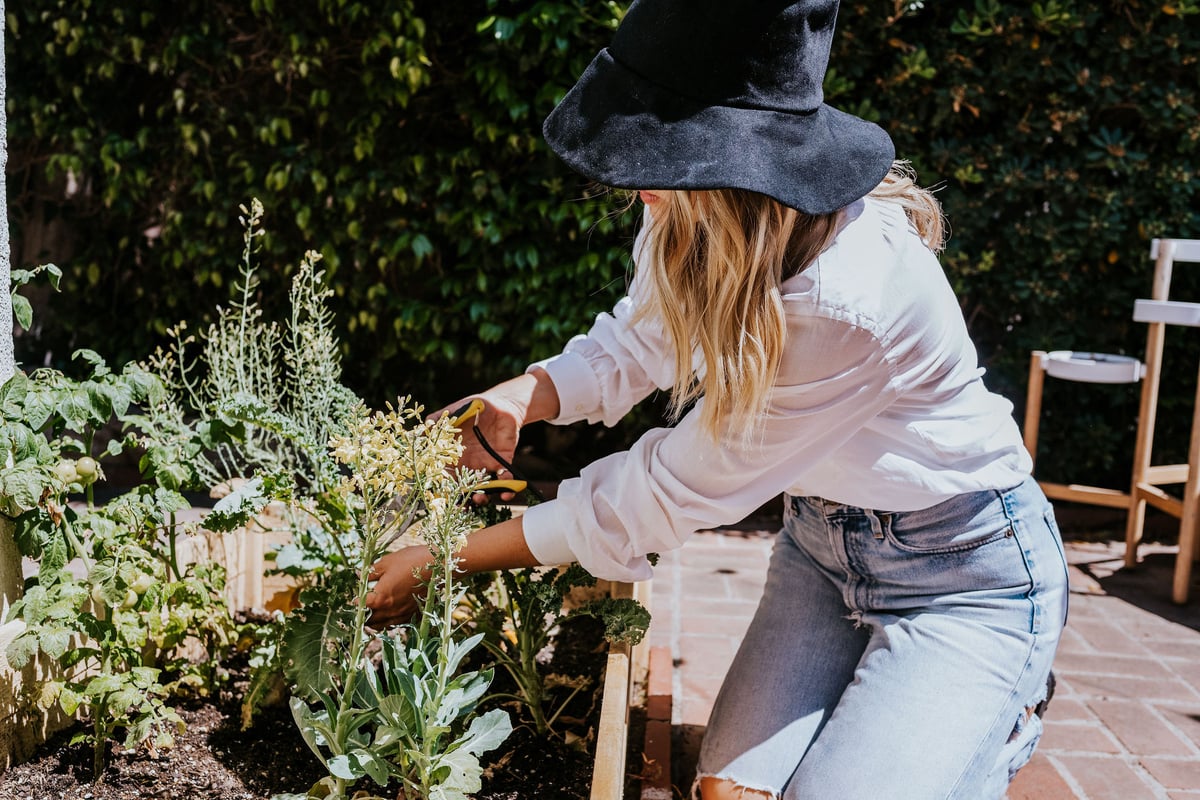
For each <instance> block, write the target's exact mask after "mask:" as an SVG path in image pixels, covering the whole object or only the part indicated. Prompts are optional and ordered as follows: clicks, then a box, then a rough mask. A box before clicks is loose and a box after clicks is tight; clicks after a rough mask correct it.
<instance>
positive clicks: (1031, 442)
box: [1023, 350, 1046, 463]
mask: <svg viewBox="0 0 1200 800" xmlns="http://www.w3.org/2000/svg"><path fill="white" fill-rule="evenodd" d="M1045 358H1046V353H1045V351H1043V350H1034V351H1033V354H1032V355H1031V356H1030V357H1029V383H1028V384H1027V388H1026V390H1025V426H1024V431H1023V432H1024V435H1025V449H1026V450H1028V451H1029V457H1030V458H1031V459H1033V460H1034V462H1035V463H1036V462H1037V441H1038V428H1039V426H1040V425H1041V420H1042V388H1043V385H1044V384H1045V382H1046V366H1045Z"/></svg>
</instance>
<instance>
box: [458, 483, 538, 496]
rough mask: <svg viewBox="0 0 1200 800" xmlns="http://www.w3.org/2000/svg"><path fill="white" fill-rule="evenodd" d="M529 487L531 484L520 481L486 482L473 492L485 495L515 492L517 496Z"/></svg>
mask: <svg viewBox="0 0 1200 800" xmlns="http://www.w3.org/2000/svg"><path fill="white" fill-rule="evenodd" d="M528 485H529V484H527V483H526V482H525V481H518V480H503V481H501V480H495V481H484V482H483V483H481V484H479V485H478V486H476V487H475V488H474V489H472V490H471V491H472V492H484V493H490V492H513V493H514V494H515V493H517V492H523V491H525V487H526V486H528Z"/></svg>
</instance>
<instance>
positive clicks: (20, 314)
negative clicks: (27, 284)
mask: <svg viewBox="0 0 1200 800" xmlns="http://www.w3.org/2000/svg"><path fill="white" fill-rule="evenodd" d="M12 311H13V319H15V320H16V321H17V324H18V325H20V326H21V327H22V328H24V329H25V330H29V329H30V328H31V327H33V306H32V305H31V304H30V302H29V298H27V297H25V295H22V294H17V293H16V292H13V294H12Z"/></svg>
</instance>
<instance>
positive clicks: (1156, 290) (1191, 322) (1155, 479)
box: [1125, 239, 1200, 603]
mask: <svg viewBox="0 0 1200 800" xmlns="http://www.w3.org/2000/svg"><path fill="white" fill-rule="evenodd" d="M1150 257H1151V258H1153V259H1155V266H1154V285H1153V289H1152V292H1151V297H1150V299H1148V300H1138V301H1137V302H1136V303H1135V304H1134V311H1133V318H1134V320H1135V321H1137V322H1145V323H1148V328H1149V330H1148V333H1147V336H1146V353H1145V362H1146V372H1145V380H1144V381H1143V382H1142V399H1141V407H1140V409H1139V411H1138V430H1137V442H1136V445H1135V447H1134V456H1133V480H1132V482H1131V488H1130V502H1129V517H1128V521H1127V524H1126V527H1125V564H1126V566H1130V567H1132V566H1134V565H1136V564H1137V548H1138V543H1139V542H1141V540H1142V530H1143V526H1144V523H1145V517H1146V504H1147V503H1149V504H1150V505H1152V506H1154V507H1155V508H1157V509H1159V510H1161V511H1165V512H1166V513H1168V514H1170V515H1172V516H1174V517H1178V518H1179V553H1178V555H1177V556H1176V557H1175V576H1174V580H1173V582H1172V587H1171V598H1172V599H1173V600H1174V601H1175V602H1176V603H1186V602H1187V600H1188V594H1189V589H1190V583H1191V576H1192V561H1193V560H1194V559H1196V558H1197V557H1198V556H1200V550H1198V547H1200V539H1198V537H1197V523H1198V522H1200V513H1198V512H1200V382H1198V386H1197V396H1196V403H1195V405H1194V406H1193V409H1192V425H1191V433H1190V437H1189V439H1190V444H1189V447H1188V460H1187V463H1186V464H1164V465H1154V463H1153V461H1154V458H1153V449H1154V423H1155V417H1156V416H1157V411H1158V388H1159V379H1160V377H1161V374H1162V357H1163V343H1164V340H1165V338H1166V328H1167V326H1168V325H1180V326H1185V327H1190V328H1200V303H1185V302H1181V301H1178V300H1170V299H1169V296H1170V292H1171V272H1172V269H1173V267H1174V265H1175V264H1176V263H1177V262H1178V263H1200V239H1155V240H1154V241H1153V242H1152V243H1151V246H1150ZM1170 484H1184V489H1183V494H1182V495H1181V496H1175V495H1172V494H1169V493H1168V492H1166V491H1164V490H1163V489H1162V488H1161V487H1162V486H1164V485H1170Z"/></svg>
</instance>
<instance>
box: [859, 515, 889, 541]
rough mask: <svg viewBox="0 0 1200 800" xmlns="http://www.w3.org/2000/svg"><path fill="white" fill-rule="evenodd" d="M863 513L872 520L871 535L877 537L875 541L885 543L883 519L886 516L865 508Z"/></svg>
mask: <svg viewBox="0 0 1200 800" xmlns="http://www.w3.org/2000/svg"><path fill="white" fill-rule="evenodd" d="M863 511H864V512H865V513H866V515H867V519H869V520H871V533H873V534H874V535H875V541H877V542H882V541H883V526H884V519H883V518H884V516H885V515H884V514H881V513H879V512H878V511H871V510H868V509H865V508H864V509H863Z"/></svg>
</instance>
